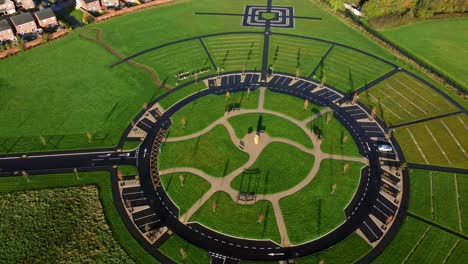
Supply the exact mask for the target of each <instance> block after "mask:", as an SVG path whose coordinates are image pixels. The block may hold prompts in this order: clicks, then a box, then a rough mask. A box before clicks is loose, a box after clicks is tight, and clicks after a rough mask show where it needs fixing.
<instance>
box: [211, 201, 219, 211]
mask: <svg viewBox="0 0 468 264" xmlns="http://www.w3.org/2000/svg"><path fill="white" fill-rule="evenodd" d="M216 207H218V205H217V203H216V200H213V202H212V203H211V208H212V209H213V213H216Z"/></svg>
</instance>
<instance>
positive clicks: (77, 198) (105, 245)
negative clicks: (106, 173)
mask: <svg viewBox="0 0 468 264" xmlns="http://www.w3.org/2000/svg"><path fill="white" fill-rule="evenodd" d="M0 197H1V200H2V203H1V205H0V212H1V213H0V217H1V218H2V222H3V224H2V225H1V228H0V230H1V234H2V241H3V242H2V245H1V246H0V252H1V254H0V260H1V261H2V262H3V263H7V262H49V261H58V262H66V261H70V260H73V259H75V260H76V259H81V260H82V261H83V262H88V261H89V262H115V261H119V262H121V263H133V261H132V259H131V258H130V257H129V256H128V255H127V254H126V253H125V251H124V250H123V249H122V248H121V247H120V245H119V244H118V243H117V241H115V239H114V238H113V237H112V232H111V230H110V229H109V226H108V225H107V223H106V220H105V217H104V212H103V210H102V207H101V203H100V201H99V194H98V190H97V188H96V187H94V186H87V187H70V188H63V189H53V190H50V189H49V190H39V191H37V190H36V191H26V192H15V193H3V194H1V195H0Z"/></svg>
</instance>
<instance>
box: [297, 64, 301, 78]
mask: <svg viewBox="0 0 468 264" xmlns="http://www.w3.org/2000/svg"><path fill="white" fill-rule="evenodd" d="M300 76H301V68H300V67H297V68H296V79H299V77H300Z"/></svg>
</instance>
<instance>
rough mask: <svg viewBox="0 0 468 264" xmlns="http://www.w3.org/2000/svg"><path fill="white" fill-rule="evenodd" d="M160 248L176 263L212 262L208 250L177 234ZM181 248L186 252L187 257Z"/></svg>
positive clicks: (195, 263)
mask: <svg viewBox="0 0 468 264" xmlns="http://www.w3.org/2000/svg"><path fill="white" fill-rule="evenodd" d="M158 249H159V250H160V251H161V252H162V253H163V254H164V255H166V256H168V257H169V258H170V259H172V260H173V261H174V262H175V263H184V264H189V263H193V264H197V263H210V261H211V258H210V256H209V255H208V252H207V251H205V250H204V249H201V248H199V247H197V246H195V245H193V244H190V243H188V242H187V241H185V240H183V239H182V238H180V237H179V236H177V235H172V236H171V237H170V238H169V239H168V240H167V241H166V242H164V243H163V244H162V245H161V246H159V248H158ZM180 249H182V250H183V252H184V253H185V254H186V258H185V259H184V258H183V256H182V253H181V250H180Z"/></svg>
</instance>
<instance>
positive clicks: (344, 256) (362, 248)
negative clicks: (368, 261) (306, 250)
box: [296, 233, 372, 264]
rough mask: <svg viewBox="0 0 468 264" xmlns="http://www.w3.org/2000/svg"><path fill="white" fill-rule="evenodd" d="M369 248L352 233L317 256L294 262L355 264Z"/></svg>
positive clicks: (303, 263)
mask: <svg viewBox="0 0 468 264" xmlns="http://www.w3.org/2000/svg"><path fill="white" fill-rule="evenodd" d="M371 249H372V248H371V246H369V244H367V242H366V241H364V239H362V238H361V237H360V236H358V235H357V234H355V233H353V234H351V235H350V236H349V237H347V238H346V239H345V240H343V241H341V242H339V243H338V244H336V245H334V246H333V247H331V248H329V249H327V250H325V251H322V252H320V253H318V254H314V255H312V256H308V257H304V258H300V259H297V260H296V263H297V264H313V263H317V264H318V263H320V261H324V263H336V264H341V263H355V262H356V261H357V260H359V259H360V258H361V257H363V256H364V255H365V254H366V253H367V252H369V251H370V250H371Z"/></svg>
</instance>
